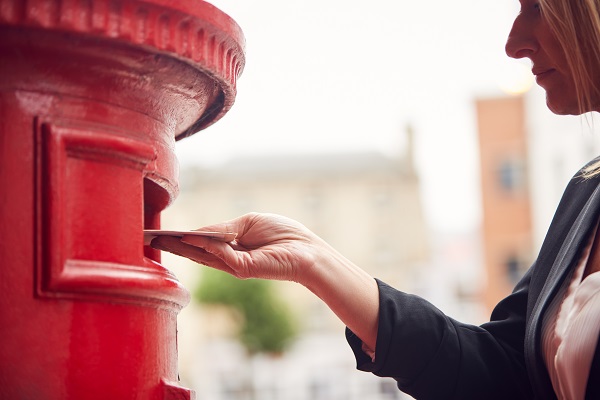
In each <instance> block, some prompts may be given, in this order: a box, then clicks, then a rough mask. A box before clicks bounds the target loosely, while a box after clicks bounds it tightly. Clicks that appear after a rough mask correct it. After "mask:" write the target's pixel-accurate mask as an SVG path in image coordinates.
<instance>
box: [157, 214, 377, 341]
mask: <svg viewBox="0 0 600 400" xmlns="http://www.w3.org/2000/svg"><path fill="white" fill-rule="evenodd" d="M202 230H212V231H231V232H237V238H236V240H235V241H234V242H232V243H224V242H219V241H217V240H213V239H210V238H206V237H201V236H184V237H183V238H182V239H181V240H179V239H177V238H174V237H157V238H156V239H154V240H153V241H152V244H151V245H152V247H154V248H157V249H159V250H164V251H169V252H171V253H174V254H177V255H180V256H183V257H187V258H189V259H191V260H193V261H196V262H198V263H200V264H204V265H207V266H210V267H213V268H216V269H219V270H221V271H225V272H228V273H230V274H232V275H234V276H236V277H238V278H241V279H248V278H262V279H275V280H287V281H295V282H298V283H300V284H302V285H303V286H305V287H306V288H308V289H309V290H310V291H311V292H313V293H314V294H315V295H316V296H318V297H319V298H320V299H321V300H323V301H324V302H325V303H326V304H327V306H329V308H330V309H331V310H332V311H333V312H334V313H335V314H336V315H337V316H338V318H340V320H341V321H342V322H343V323H344V324H345V325H346V326H347V327H348V328H349V329H351V330H352V331H353V332H354V333H355V334H356V335H357V336H358V337H359V338H360V339H361V340H362V341H363V342H364V343H365V345H366V346H367V347H369V348H370V349H372V350H375V344H376V340H377V323H378V322H377V321H378V314H379V292H378V287H377V283H376V281H375V280H374V279H373V278H372V277H371V276H370V275H369V274H367V273H366V272H365V271H363V270H362V269H360V268H359V267H357V266H356V265H355V264H353V263H352V262H351V261H350V260H348V259H347V258H345V257H344V256H342V255H341V254H340V253H338V252H337V251H336V250H335V249H333V248H332V247H331V246H330V245H329V244H327V243H326V242H325V241H324V240H322V239H321V238H320V237H318V236H317V235H315V234H314V233H313V232H311V231H310V230H308V229H307V228H306V227H304V226H303V225H302V224H300V223H298V222H296V221H293V220H291V219H288V218H285V217H282V216H278V215H272V214H256V213H252V214H247V215H244V216H242V217H240V218H236V219H234V220H231V221H228V222H225V223H223V224H218V225H212V226H209V227H204V228H202Z"/></svg>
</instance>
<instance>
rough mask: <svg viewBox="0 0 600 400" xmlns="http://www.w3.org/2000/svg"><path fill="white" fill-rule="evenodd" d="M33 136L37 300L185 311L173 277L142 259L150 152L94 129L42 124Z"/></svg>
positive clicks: (152, 154) (70, 124)
mask: <svg viewBox="0 0 600 400" xmlns="http://www.w3.org/2000/svg"><path fill="white" fill-rule="evenodd" d="M35 130H36V148H37V152H36V163H37V179H36V181H37V184H36V193H37V195H36V202H37V206H36V209H37V235H36V239H37V243H36V251H37V252H38V255H37V257H36V258H37V263H38V268H37V276H38V279H37V293H38V295H39V296H41V297H70V298H73V297H75V298H82V299H87V300H94V299H96V300H103V301H111V302H114V301H119V302H128V303H129V302H134V303H142V304H149V305H152V306H160V305H161V303H164V305H165V306H167V307H173V306H175V307H176V308H178V309H179V308H181V307H183V306H184V305H185V304H187V302H188V301H189V294H188V293H187V291H186V290H185V289H184V288H183V287H182V286H181V284H180V283H179V282H178V281H177V279H176V278H175V277H174V276H173V274H172V273H171V272H169V271H168V270H167V269H166V268H164V267H162V266H161V265H160V264H158V263H156V262H153V261H152V260H149V259H147V258H145V257H144V254H143V197H144V193H143V180H144V175H145V167H146V165H148V164H149V163H150V162H151V161H153V160H154V158H155V151H154V149H153V147H152V145H150V144H148V143H145V142H141V141H139V140H134V139H131V138H130V137H126V136H124V135H120V134H119V132H118V131H116V130H115V129H114V128H113V127H103V126H101V125H92V124H89V123H80V122H71V121H38V122H37V123H36V129H35ZM115 204H117V205H118V207H115V206H114V205H115ZM111 205H112V206H111ZM109 206H111V207H112V208H111V209H110V210H107V209H106V207H109ZM96 211H97V212H96ZM107 215H110V216H111V217H110V218H109V219H107V218H106V216H107Z"/></svg>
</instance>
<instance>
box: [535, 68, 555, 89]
mask: <svg viewBox="0 0 600 400" xmlns="http://www.w3.org/2000/svg"><path fill="white" fill-rule="evenodd" d="M532 72H533V75H535V81H536V82H537V83H538V85H541V84H542V82H544V81H546V80H547V79H549V78H550V77H551V76H552V74H553V73H554V72H556V70H555V69H553V68H534V69H533V70H532Z"/></svg>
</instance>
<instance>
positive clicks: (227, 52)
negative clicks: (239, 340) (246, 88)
mask: <svg viewBox="0 0 600 400" xmlns="http://www.w3.org/2000/svg"><path fill="white" fill-rule="evenodd" d="M243 47H244V39H243V35H242V32H241V30H240V29H239V27H238V26H237V25H236V23H235V22H234V21H233V20H231V19H230V18H229V17H228V16H227V15H225V14H224V13H222V12H221V11H219V10H218V9H216V8H215V7H213V6H212V5H210V4H208V3H205V2H203V1H200V0H143V1H142V0H140V1H138V0H0V163H1V168H0V217H1V219H0V232H1V234H0V341H1V344H0V399H3V400H4V399H7V400H8V399H9V400H21V399H24V400H29V399H31V400H71V399H72V400H96V399H97V400H120V399H140V400H173V399H191V398H193V397H194V396H193V392H192V391H190V390H188V389H185V388H183V387H181V386H179V384H178V375H177V342H176V332H177V327H176V317H177V313H178V312H179V310H180V309H181V308H182V307H183V306H185V305H186V304H187V302H188V301H189V294H188V292H187V291H186V289H185V288H184V287H182V285H181V284H180V283H179V282H178V281H177V279H176V278H175V277H174V276H173V275H172V274H171V273H170V272H169V271H168V270H167V269H165V268H163V267H162V266H161V265H160V260H159V254H158V252H156V251H154V250H152V249H150V248H148V247H146V248H144V246H143V228H144V227H146V228H158V227H159V225H160V213H161V211H162V210H163V209H164V208H165V207H166V206H167V205H168V204H169V203H171V202H172V201H173V199H174V198H175V197H176V196H177V192H178V183H177V173H178V167H177V165H178V164H177V160H176V158H175V155H174V151H173V150H174V146H175V141H176V140H178V139H181V138H183V137H185V136H188V135H190V134H192V133H194V132H197V131H199V130H201V129H203V128H205V127H207V126H209V125H211V124H212V123H214V122H215V121H217V120H218V119H219V118H221V117H222V116H223V115H224V114H225V113H226V112H227V111H228V110H229V108H230V107H231V106H232V104H233V101H234V98H235V90H236V79H237V78H238V76H239V75H240V73H241V71H242V69H243V65H244V48H243Z"/></svg>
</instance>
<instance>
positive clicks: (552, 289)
mask: <svg viewBox="0 0 600 400" xmlns="http://www.w3.org/2000/svg"><path fill="white" fill-rule="evenodd" d="M599 184H600V177H596V178H591V179H583V178H581V177H580V174H578V175H576V176H575V177H574V178H573V179H572V180H571V182H570V183H569V185H568V186H567V188H566V190H565V193H564V194H563V197H562V199H561V202H560V204H559V206H558V209H557V211H556V214H555V215H554V219H553V220H552V223H551V225H550V228H549V230H548V233H547V235H546V239H545V240H544V243H543V245H542V247H541V249H540V253H539V255H538V257H537V259H536V261H535V263H534V264H533V266H532V267H531V268H530V269H529V271H528V272H527V273H526V274H525V276H524V277H523V278H522V280H521V281H520V282H519V283H518V284H517V286H516V287H515V289H514V291H513V293H512V294H511V295H510V296H508V297H506V298H505V299H504V300H502V301H501V302H500V303H498V305H497V306H496V307H495V309H494V311H493V312H492V316H491V319H490V322H487V323H485V324H483V325H482V326H473V325H467V324H462V323H460V322H458V321H456V320H454V319H452V318H450V317H448V316H446V315H444V314H443V313H442V312H441V311H439V310H438V309H437V308H436V307H434V306H433V305H432V304H430V303H429V302H427V301H426V300H424V299H422V298H420V297H418V296H414V295H410V294H406V293H403V292H400V291H397V290H395V289H393V288H391V287H390V286H388V285H386V284H385V283H383V282H381V281H378V284H379V294H380V315H379V331H378V336H377V349H376V359H375V361H374V362H371V360H370V358H369V357H367V356H366V355H365V354H364V353H363V352H362V351H361V344H362V343H361V341H360V340H359V339H358V338H357V337H356V336H354V334H353V333H352V332H351V331H349V330H347V332H346V336H347V339H348V342H349V343H350V345H351V347H352V349H353V351H354V353H355V356H356V359H357V367H358V368H359V369H361V370H364V371H370V372H373V373H374V374H376V375H378V376H387V377H392V378H394V379H396V381H397V382H398V387H399V388H400V389H401V390H402V391H404V392H406V393H408V394H410V395H412V396H413V397H415V398H416V399H486V400H492V399H498V400H509V399H510V400H514V399H540V400H541V399H544V400H545V399H556V395H555V394H554V391H553V389H552V384H551V382H550V378H549V375H548V372H547V370H546V366H545V364H544V361H543V357H542V353H541V326H542V318H543V315H544V312H545V311H546V309H547V307H548V306H549V304H550V302H551V300H552V298H553V296H554V295H555V294H556V292H557V290H558V289H559V288H560V286H561V284H562V282H563V281H564V280H565V277H566V276H567V275H568V272H569V271H570V270H571V269H572V268H574V266H575V265H576V263H577V261H578V258H579V256H580V254H581V251H582V250H583V248H584V247H585V244H586V243H587V238H588V237H589V235H590V234H591V232H592V230H593V228H594V227H595V224H596V223H597V222H598V218H599V217H600V185H599ZM599 349H600V346H597V347H596V352H595V356H594V360H593V363H592V368H591V370H590V377H589V379H588V386H587V391H586V399H595V400H598V399H600V351H599Z"/></svg>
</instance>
